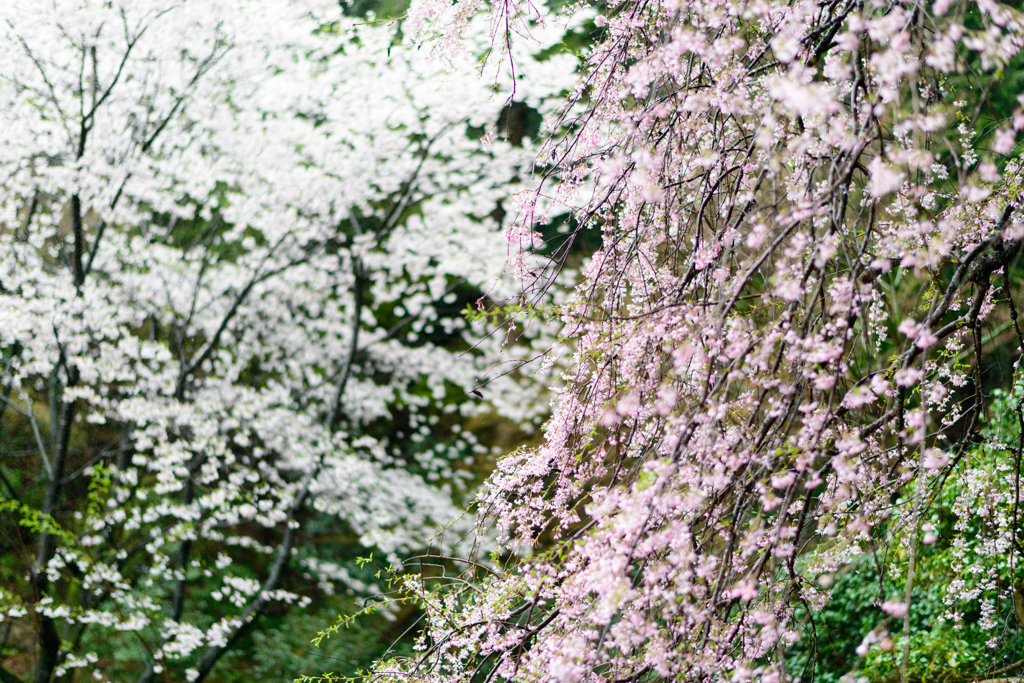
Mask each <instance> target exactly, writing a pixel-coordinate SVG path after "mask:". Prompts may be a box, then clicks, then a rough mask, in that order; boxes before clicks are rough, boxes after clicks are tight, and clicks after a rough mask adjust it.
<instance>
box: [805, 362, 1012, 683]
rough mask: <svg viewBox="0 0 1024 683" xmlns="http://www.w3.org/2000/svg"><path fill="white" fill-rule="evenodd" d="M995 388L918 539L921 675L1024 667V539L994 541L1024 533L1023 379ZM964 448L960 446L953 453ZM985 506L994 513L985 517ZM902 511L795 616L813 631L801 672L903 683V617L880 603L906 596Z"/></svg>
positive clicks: (986, 673) (975, 674) (937, 677)
mask: <svg viewBox="0 0 1024 683" xmlns="http://www.w3.org/2000/svg"><path fill="white" fill-rule="evenodd" d="M994 397H995V400H994V401H993V403H992V406H991V411H990V413H989V417H988V420H987V421H986V422H985V424H984V426H983V429H982V433H981V437H982V440H981V441H980V443H976V444H973V445H970V446H968V447H967V448H965V449H964V452H963V455H962V457H961V458H960V459H959V460H954V461H953V462H951V463H950V465H949V468H950V469H949V471H948V479H947V480H946V485H945V486H942V487H938V488H939V490H940V491H941V493H940V494H939V495H938V496H937V497H934V496H933V495H932V492H933V491H934V490H935V489H936V488H937V487H936V486H935V482H934V481H933V482H932V483H931V484H930V485H929V487H928V490H927V491H926V492H925V499H924V500H925V505H924V506H923V507H922V514H921V524H922V531H923V533H922V535H921V537H922V538H923V539H924V542H922V543H919V544H918V551H917V566H916V570H915V572H914V591H913V602H912V609H911V619H910V633H911V636H910V658H909V665H908V674H909V678H910V680H911V681H921V682H923V683H924V682H928V683H931V682H940V683H954V682H959V681H967V680H977V679H980V678H985V677H993V676H995V675H996V674H1001V673H1006V674H1010V673H1011V672H1012V673H1013V674H1014V675H1019V673H1020V669H1021V667H1022V665H1024V610H1017V609H1015V604H1014V597H1013V594H1014V593H1017V594H1018V595H1020V596H1021V598H1022V600H1021V602H1022V606H1024V593H1022V591H1024V569H1022V568H1021V567H1020V558H1019V546H1018V547H1017V548H1016V549H1013V550H1009V549H1007V551H1006V552H997V551H994V550H993V549H994V548H998V546H997V545H996V539H997V538H998V533H997V532H998V531H999V529H1000V528H1004V529H1005V528H1007V527H1009V528H1011V529H1012V530H1013V531H1012V532H1011V533H1016V535H1017V536H1019V520H1017V514H1018V511H1017V510H1016V508H1015V506H1014V505H1013V499H1014V494H1015V493H1016V490H1017V487H1018V486H1019V483H1018V481H1017V478H1018V474H1019V455H1020V451H1019V450H1018V449H1019V447H1020V443H1021V441H1020V438H1021V434H1020V426H1019V425H1020V422H1019V418H1018V415H1019V412H1018V411H1019V410H1020V409H1021V401H1022V400H1024V383H1022V382H1021V381H1020V379H1018V382H1017V384H1016V388H1015V390H1014V392H1012V393H1008V392H1004V391H1000V390H996V391H995V392H994ZM956 451H957V448H955V447H954V448H953V449H952V453H953V454H954V456H955V453H956ZM945 474H947V473H944V474H940V475H937V477H936V478H939V477H942V476H945ZM914 494H915V491H914V486H913V485H910V486H908V490H907V491H906V493H905V495H904V496H903V498H901V499H900V500H898V501H895V508H894V509H895V510H898V509H899V508H901V507H905V506H907V505H909V504H910V501H912V500H913V496H914ZM986 505H988V507H987V508H986V507H984V506H986ZM978 510H984V511H985V514H983V515H979V514H976V511H978ZM891 519H892V521H891V522H890V524H889V525H887V527H885V528H881V529H876V530H874V531H873V538H874V539H875V542H874V544H873V546H874V547H873V550H872V549H868V552H865V554H863V555H861V556H860V557H859V558H858V559H857V560H856V561H855V562H853V563H852V564H851V565H849V566H847V567H845V568H844V569H843V570H841V571H840V572H839V573H838V574H837V575H836V576H834V577H827V578H825V579H824V580H823V581H822V583H823V584H825V585H828V584H829V583H830V582H831V588H830V592H831V600H830V601H829V602H828V603H827V605H826V607H825V608H824V609H822V610H820V611H818V612H813V611H812V612H808V610H806V609H804V610H801V611H799V612H798V613H797V614H796V615H795V620H796V621H797V622H798V623H801V624H803V627H802V634H801V635H802V639H801V641H800V642H799V643H798V644H797V645H796V646H795V647H794V648H793V650H792V652H791V653H789V654H788V655H787V668H788V669H789V670H790V672H791V673H792V674H793V675H794V676H796V675H801V676H802V677H801V679H800V680H803V681H810V680H814V681H822V682H824V683H833V682H835V681H840V680H851V679H850V678H844V677H845V676H847V675H848V674H852V675H853V677H854V678H860V677H864V678H866V679H867V680H869V681H872V682H875V681H880V682H881V681H893V682H895V681H898V680H899V669H900V664H901V661H902V653H903V646H904V641H903V637H902V633H903V619H902V618H894V617H893V616H890V615H887V614H885V613H884V612H883V611H882V610H881V609H880V607H881V605H882V604H883V603H884V602H886V601H894V602H902V600H903V596H904V591H905V586H906V583H905V582H906V578H907V573H908V564H909V552H908V548H909V543H908V533H907V529H906V527H905V526H904V525H902V524H901V522H900V521H899V518H898V515H896V514H894V515H893V517H892V518H891ZM999 520H1003V521H1002V522H1000V521H999ZM1015 520H1016V524H1015ZM1000 524H1002V526H1000ZM1014 526H1015V527H1016V528H1014ZM928 541H934V542H931V543H929V542H928ZM965 595H966V596H968V597H966V598H965V597H964V596H965ZM986 612H990V614H989V616H988V619H987V621H988V624H987V625H986ZM872 631H873V632H874V633H875V634H878V636H879V637H878V638H876V639H875V641H876V642H874V643H872V644H871V645H870V647H867V648H865V647H864V646H863V645H862V642H863V640H864V638H865V636H867V634H869V633H870V632H872ZM885 634H888V636H889V638H888V639H885V638H884V637H883V636H884V635H885ZM858 649H859V650H860V651H859V652H858ZM865 650H866V651H865ZM1014 665H1016V666H1014ZM1003 669H1005V670H1006V671H1001V670H1003Z"/></svg>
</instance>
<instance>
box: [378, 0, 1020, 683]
mask: <svg viewBox="0 0 1024 683" xmlns="http://www.w3.org/2000/svg"><path fill="white" fill-rule="evenodd" d="M478 4H479V3H476V2H473V1H472V0H463V1H460V2H455V3H449V2H442V1H440V0H421V1H419V2H416V3H414V5H413V8H412V10H411V12H410V17H411V18H412V19H413V20H414V21H415V22H418V23H417V24H416V29H415V31H416V34H417V35H419V36H422V37H423V38H424V39H425V40H427V41H432V43H431V45H432V49H433V50H434V52H435V53H439V54H442V55H447V54H456V53H457V52H458V51H459V50H460V49H463V48H462V47H461V46H460V44H459V41H458V35H457V31H453V30H452V29H451V27H452V26H456V25H458V24H459V22H465V21H467V20H468V19H467V17H469V16H471V15H472V14H473V13H474V12H475V11H476V10H477V6H478ZM572 10H573V8H570V14H571V11H572ZM531 12H532V10H530V9H529V8H527V7H526V5H525V4H517V3H501V4H500V7H499V11H498V13H497V15H496V16H497V20H492V39H493V40H494V41H495V43H494V45H495V49H494V54H495V55H498V54H499V53H501V52H502V48H505V49H508V48H509V46H515V45H516V44H518V43H519V42H520V41H522V40H523V39H524V36H526V35H528V33H529V28H530V26H532V25H534V24H533V22H535V21H536V19H535V17H534V15H533V14H532V13H531ZM601 12H602V14H600V15H599V16H596V19H594V20H593V23H592V27H593V28H594V31H595V36H596V37H595V42H594V43H593V46H592V48H591V49H589V50H588V51H587V52H586V53H585V55H584V65H583V69H582V71H581V75H580V79H579V81H578V83H577V85H576V86H575V89H574V90H573V91H572V94H571V96H570V97H569V99H568V102H567V103H566V105H565V106H564V108H563V111H562V114H561V118H560V119H559V120H558V121H559V126H560V128H558V129H554V130H553V131H552V135H551V137H550V138H549V139H548V141H547V143H546V147H545V148H544V150H543V152H542V154H541V156H540V164H541V166H542V168H543V169H544V172H543V179H544V182H543V184H542V185H541V187H540V189H539V190H537V191H534V192H528V193H525V194H524V195H521V197H520V201H519V203H518V205H517V207H518V209H519V215H518V220H517V222H516V223H515V224H514V225H513V227H512V228H510V231H509V237H510V240H511V241H513V242H515V243H519V244H522V245H523V246H524V249H526V252H527V253H534V254H537V253H541V254H545V255H548V256H550V261H549V263H550V267H549V268H547V269H546V270H545V271H544V272H541V273H539V274H538V271H536V270H532V271H529V272H525V271H524V272H522V273H521V275H522V276H523V277H524V283H525V284H526V285H529V286H530V287H532V289H528V290H527V292H526V294H525V295H524V296H523V298H522V299H521V303H522V304H523V305H524V306H526V307H529V305H530V304H536V305H537V309H538V310H539V311H540V310H541V309H542V312H544V313H548V314H553V315H555V316H557V317H558V318H559V319H560V321H561V323H562V324H563V332H564V336H565V338H566V340H567V342H569V343H570V344H572V345H573V355H572V361H571V364H570V365H569V369H568V370H567V371H566V372H565V373H564V375H563V380H564V385H563V386H562V388H561V389H560V390H559V393H558V397H557V401H556V402H555V404H554V413H553V417H552V418H551V419H550V421H549V422H548V424H547V426H546V432H545V437H546V438H545V442H544V444H543V445H541V446H540V447H538V448H535V449H529V450H523V451H520V452H517V453H515V454H513V455H511V456H508V457H506V458H504V459H503V460H501V461H500V462H499V463H498V468H497V471H496V473H495V474H494V475H493V476H492V477H491V478H490V479H489V480H488V482H487V483H486V485H485V487H484V489H483V491H482V492H481V493H480V495H479V497H478V505H479V511H480V516H481V520H482V522H481V523H482V524H484V525H485V526H486V525H488V524H489V525H490V527H489V528H492V529H494V530H495V532H496V534H497V536H498V537H499V539H500V543H501V544H502V546H501V547H500V548H499V552H498V553H496V554H492V555H491V556H490V557H489V558H484V557H479V558H477V559H478V561H479V564H470V565H467V566H468V567H469V568H468V569H467V570H466V574H465V575H463V576H461V577H459V578H458V579H456V580H454V581H450V580H445V579H444V577H440V576H433V575H423V576H421V575H418V574H416V575H411V576H407V577H405V578H404V579H403V581H404V583H405V587H406V589H408V590H410V591H412V592H413V594H415V595H417V596H418V598H419V599H420V603H421V605H422V606H423V609H424V610H425V611H426V613H427V615H428V619H429V621H428V625H427V627H426V628H425V630H424V631H423V632H422V634H421V636H420V641H419V648H420V651H419V653H418V656H416V657H413V658H391V659H388V660H387V661H384V662H382V663H381V664H380V665H379V666H378V667H377V669H376V671H375V675H376V676H378V677H379V678H378V679H377V680H387V681H394V682H395V683H398V682H399V681H400V682H401V683H409V682H410V681H429V682H431V683H464V682H468V681H487V682H488V683H489V682H490V681H498V680H503V681H516V682H519V683H526V682H528V681H537V682H538V683H539V682H541V681H543V682H545V683H550V682H553V681H555V682H559V683H577V682H580V681H587V682H593V683H598V682H601V681H603V682H608V683H611V682H615V683H626V682H632V683H639V682H641V681H653V680H662V679H664V680H674V681H719V680H720V681H725V680H732V681H745V680H761V681H765V682H767V683H776V682H779V681H785V680H795V679H800V680H803V681H808V680H812V679H813V678H815V677H816V676H817V675H820V674H823V673H829V674H831V673H834V672H823V671H821V669H820V667H818V665H817V662H818V659H819V658H818V656H817V653H818V652H819V651H820V650H821V649H822V648H825V647H827V646H828V641H829V640H830V639H831V637H832V636H831V635H829V634H826V633H824V632H821V633H819V632H818V631H817V630H816V623H817V622H816V620H817V619H818V615H819V614H820V613H821V612H822V610H824V609H826V608H827V605H828V604H829V601H830V599H831V598H832V593H831V591H830V587H831V586H833V584H834V583H835V582H837V581H839V580H840V579H843V577H844V576H845V574H844V572H847V571H848V570H849V568H850V567H851V566H852V565H853V563H855V562H857V561H859V559H860V558H863V557H868V558H875V559H873V560H872V565H874V564H875V563H876V562H877V565H878V568H879V569H878V571H879V572H880V573H879V577H878V580H877V581H875V586H874V588H873V589H872V592H871V593H870V594H869V595H868V597H867V598H866V599H865V600H864V601H863V602H861V603H860V604H859V605H857V607H856V609H857V611H858V612H863V613H870V614H871V615H873V617H872V616H869V617H868V619H870V620H871V621H872V623H873V624H875V626H874V627H869V628H868V629H867V630H865V631H864V632H863V633H860V634H858V635H857V637H858V639H859V640H860V642H859V644H858V645H857V647H856V653H855V654H854V653H851V655H853V657H852V659H850V660H848V661H847V662H846V666H847V669H846V671H848V672H852V677H851V678H850V680H854V679H855V678H856V677H857V676H858V675H861V674H858V673H857V672H858V671H859V670H860V667H861V666H862V665H864V666H867V664H866V663H870V662H871V661H874V660H872V659H871V658H872V657H877V656H884V657H886V658H887V659H888V660H889V661H891V662H893V664H892V666H891V668H890V675H892V676H893V677H894V679H895V678H896V677H897V676H898V677H899V678H902V679H903V680H904V681H905V680H907V679H908V678H909V677H910V676H911V673H912V672H911V671H910V667H911V663H910V662H909V659H910V658H909V656H908V655H909V647H910V641H911V638H912V637H916V632H913V631H912V628H911V627H912V623H914V622H913V620H914V615H915V614H918V613H920V609H921V607H920V600H919V598H920V595H921V588H920V585H918V586H917V587H916V588H915V579H916V580H918V581H919V582H920V581H921V580H922V579H921V577H920V575H919V572H918V565H919V563H920V561H921V558H922V557H924V556H925V554H926V553H930V552H931V550H930V547H931V546H932V545H933V544H935V543H941V544H944V546H943V547H946V548H948V549H949V551H948V555H947V557H948V558H949V563H948V566H947V568H946V570H948V573H949V574H948V575H949V577H950V580H949V582H948V584H947V585H944V586H942V593H941V600H942V606H941V608H940V609H939V610H938V611H937V612H931V613H930V614H932V615H933V617H934V623H935V624H936V625H937V627H938V628H941V629H944V630H946V631H948V632H950V633H955V632H957V631H958V630H959V629H963V628H968V627H969V628H972V629H980V630H981V631H982V632H984V633H985V634H987V635H985V638H987V639H988V646H989V647H991V648H997V647H998V646H999V642H1000V639H1001V638H1002V637H1003V636H1004V634H1005V633H1006V632H1007V629H1009V630H1010V631H1013V630H1014V629H1015V628H1016V626H1014V624H1015V616H1014V600H1015V599H1017V600H1018V602H1019V603H1024V600H1022V598H1021V594H1020V591H1019V589H1018V590H1015V584H1016V585H1017V586H1019V584H1020V580H1021V576H1020V572H1019V568H1018V564H1019V550H1020V533H1019V523H1018V508H1019V500H1020V486H1019V474H1020V459H1021V450H1020V448H1021V445H1020V443H1019V442H1018V438H1017V435H1018V434H1020V433H1021V429H1020V428H1019V427H1018V416H1019V415H1020V414H1021V403H1020V402H1018V401H1017V398H1019V388H1018V390H1017V392H1018V393H1017V394H1016V398H1013V399H1008V398H1006V397H1005V396H1004V397H1003V398H1001V399H1000V402H999V403H998V404H997V406H996V407H995V408H994V407H993V406H991V405H990V404H989V401H988V400H987V399H986V397H985V388H986V386H989V388H991V382H992V381H997V382H1002V383H1003V385H1004V386H1005V387H1006V388H1010V384H1011V382H1010V380H1009V379H1008V378H1007V376H1006V375H1004V376H1003V377H1002V378H997V379H995V380H991V379H989V380H985V379H984V378H983V377H982V372H983V370H984V368H985V365H986V364H988V362H989V361H987V360H985V358H986V354H987V353H988V352H987V351H986V349H987V348H992V347H993V346H994V344H995V343H996V340H997V339H1002V340H1005V339H1006V338H1007V336H1010V337H1011V338H1012V341H1011V342H1009V344H1010V348H1011V349H1013V351H1012V356H1013V359H1014V362H1013V365H1014V368H1016V358H1017V357H1019V353H1020V348H1017V347H1018V346H1020V347H1024V337H1022V336H1021V331H1020V328H1019V326H1018V323H1017V310H1018V307H1019V306H1020V305H1021V301H1020V298H1019V297H1020V292H1019V290H1017V289H1015V287H1014V285H1013V282H1012V278H1011V277H1010V274H1011V273H1012V272H1013V269H1014V268H1015V267H1016V266H1017V262H1018V260H1019V257H1020V254H1021V248H1022V244H1024V207H1021V206H1020V204H1019V202H1020V194H1021V190H1022V183H1024V169H1022V168H1021V166H1020V163H1019V161H1018V160H1017V157H1016V150H1017V146H1016V139H1017V135H1018V132H1019V131H1020V130H1021V129H1024V109H1022V108H1021V106H1022V105H1024V98H1018V100H1015V99H1014V97H1015V96H1017V93H1016V92H1012V91H1011V92H1007V88H1006V85H1005V83H1006V79H1007V78H1009V75H1012V74H1013V69H1014V65H1016V64H1018V63H1019V60H1018V59H1017V57H1018V54H1019V52H1020V50H1021V47H1022V46H1024V14H1022V13H1021V12H1020V11H1019V10H1018V9H1016V8H1015V7H1012V6H1008V5H1003V4H999V3H998V2H991V1H989V0H985V1H981V2H976V3H975V2H951V1H949V0H937V1H936V2H934V3H932V2H917V1H911V0H896V1H894V0H827V1H819V0H795V1H794V2H774V1H772V0H666V1H664V2H647V1H646V0H626V1H624V2H622V3H608V4H607V6H603V9H601ZM513 63H514V60H513ZM559 131H561V132H559ZM558 206H572V207H577V208H575V209H573V217H574V222H573V223H572V225H573V226H574V230H573V233H572V237H574V238H575V239H583V238H584V237H585V236H586V235H587V234H589V233H592V232H599V233H600V235H601V239H602V243H601V247H600V249H598V250H597V252H596V253H595V254H593V257H592V258H591V259H590V260H589V261H588V262H587V265H586V266H585V268H584V269H583V271H582V274H581V279H580V281H579V283H578V285H577V286H576V289H575V293H574V295H573V297H572V298H571V300H569V301H568V302H567V303H565V304H564V305H561V306H558V307H554V308H552V307H545V306H544V305H543V302H542V301H541V300H540V298H539V296H540V294H541V293H542V292H544V291H547V290H548V289H549V288H550V287H551V286H552V285H551V277H553V274H554V273H557V272H559V269H560V268H561V267H562V265H563V264H565V263H567V262H568V260H571V258H572V250H571V248H570V247H569V246H568V245H566V244H561V243H558V244H556V243H554V242H553V241H552V239H553V238H554V237H555V236H553V235H552V232H551V230H550V229H549V225H550V223H551V221H552V220H554V218H555V217H556V216H557V213H558V211H561V210H563V209H559V208H557V207H558ZM1015 299H1016V301H1015ZM1000 343H1004V342H1000ZM989 358H991V357H989ZM996 408H997V409H998V410H999V411H1001V414H993V413H992V411H993V410H994V409H996ZM996 419H998V420H1002V421H1004V422H1006V423H1007V424H1009V425H1010V428H1008V429H1005V430H1003V431H998V430H996V431H991V430H990V431H988V432H983V431H982V430H981V426H982V425H983V424H986V423H988V422H989V421H991V420H996ZM1020 424H1022V425H1024V418H1021V422H1020ZM1000 435H1001V436H1000ZM997 437H999V438H997ZM981 442H984V443H983V444H982V443H981ZM979 444H981V445H979ZM939 506H945V507H944V508H943V510H945V513H944V514H947V513H948V514H947V516H946V517H943V518H942V519H939V515H938V507H939ZM950 520H951V521H950ZM940 521H941V522H942V524H941V528H940V526H937V524H938V523H939V522H940ZM940 534H942V535H943V536H941V537H940ZM896 570H898V571H899V572H901V573H898V574H895V575H894V574H892V572H894V571H896ZM887 571H888V572H890V574H889V575H885V573H886V572H887ZM883 575H885V576H883ZM883 578H884V580H883ZM466 579H471V580H470V581H467V580H466ZM893 584H895V585H896V588H893ZM929 609H931V607H929ZM1021 609H1022V608H1021V607H1018V610H1021ZM915 610H916V611H915ZM966 613H972V615H971V616H970V618H969V619H967V621H969V622H970V623H969V624H968V623H967V621H965V614H966ZM1021 613H1022V612H1021V611H1018V614H1021ZM1016 619H1024V617H1016ZM965 624H966V625H965ZM992 652H993V653H994V652H995V650H994V649H993V650H992ZM876 653H883V654H882V655H877V654H876ZM961 655H963V653H957V652H946V653H942V654H941V658H942V659H941V660H935V661H930V662H925V663H924V664H922V665H921V666H922V667H924V668H922V669H920V670H919V672H918V673H915V674H914V677H915V679H920V680H977V679H979V678H984V677H985V675H984V674H985V672H986V671H994V672H995V673H996V674H999V673H1001V672H1007V671H1010V670H1013V666H1007V667H1002V665H998V664H996V665H993V664H992V663H991V662H992V661H995V660H994V659H992V660H990V661H988V662H980V663H979V665H978V669H977V670H978V671H979V673H978V674H977V675H974V674H973V672H971V671H968V672H966V674H961V675H968V677H966V678H958V677H956V676H955V675H953V674H951V675H953V677H949V676H947V677H945V678H942V677H937V674H933V673H929V672H936V671H938V672H941V671H945V669H943V668H942V667H944V666H948V664H947V662H946V658H947V657H949V658H950V660H951V661H952V660H955V659H956V657H957V656H961ZM1020 656H1021V653H1020V652H1019V651H1018V652H1017V653H1016V657H1014V658H1013V659H1019V658H1020ZM992 657H993V658H994V654H993V655H992ZM1020 664H1021V662H1017V665H1016V666H1018V667H1019V665H1020ZM816 667H818V668H816ZM897 670H898V674H897ZM954 670H955V664H954ZM841 673H843V672H840V674H841ZM993 675H994V674H993ZM1006 675H1010V674H1006ZM1012 675H1017V674H1016V673H1013V674H1012ZM930 676H936V677H935V678H931V677H930ZM997 677H998V676H997ZM865 680H866V679H865Z"/></svg>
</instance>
